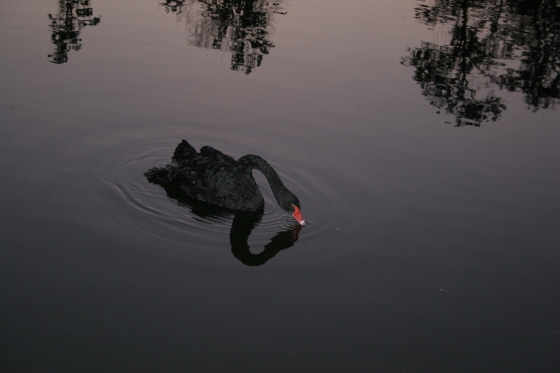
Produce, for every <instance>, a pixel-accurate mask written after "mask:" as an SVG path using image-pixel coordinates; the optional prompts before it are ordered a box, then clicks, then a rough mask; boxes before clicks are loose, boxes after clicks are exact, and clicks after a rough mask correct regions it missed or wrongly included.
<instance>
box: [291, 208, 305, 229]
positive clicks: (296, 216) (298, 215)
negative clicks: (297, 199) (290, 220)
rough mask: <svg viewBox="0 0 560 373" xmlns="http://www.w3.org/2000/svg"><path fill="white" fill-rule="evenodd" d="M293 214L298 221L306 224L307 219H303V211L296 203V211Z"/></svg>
mask: <svg viewBox="0 0 560 373" xmlns="http://www.w3.org/2000/svg"><path fill="white" fill-rule="evenodd" d="M292 216H293V217H294V218H295V219H296V220H297V221H298V223H300V224H301V225H305V220H303V216H301V211H299V208H298V207H297V206H296V205H294V213H293V214H292Z"/></svg>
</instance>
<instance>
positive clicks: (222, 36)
mask: <svg viewBox="0 0 560 373" xmlns="http://www.w3.org/2000/svg"><path fill="white" fill-rule="evenodd" d="M161 5H162V6H163V7H164V8H165V11H166V12H168V13H173V14H176V15H177V19H178V20H182V19H183V18H184V19H185V21H186V23H187V25H188V30H189V41H188V42H189V45H193V46H196V47H199V48H207V49H219V50H221V51H224V52H231V53H232V57H231V69H232V70H235V71H242V72H244V73H245V74H249V73H251V71H252V70H253V69H254V68H256V67H258V66H260V65H261V62H262V60H263V57H264V55H266V54H268V53H269V51H270V49H271V48H273V47H274V44H273V43H272V42H271V41H270V40H269V31H268V28H270V27H271V22H272V16H273V15H274V14H285V11H283V10H282V8H281V3H280V2H268V1H266V0H198V1H195V0H186V1H181V0H166V1H165V2H164V3H161Z"/></svg>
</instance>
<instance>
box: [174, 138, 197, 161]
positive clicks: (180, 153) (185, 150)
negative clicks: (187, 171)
mask: <svg viewBox="0 0 560 373" xmlns="http://www.w3.org/2000/svg"><path fill="white" fill-rule="evenodd" d="M197 154H198V152H197V151H196V150H195V148H193V147H192V146H191V144H189V143H188V142H187V141H186V140H183V141H181V143H180V144H179V145H177V148H175V152H174V153H173V160H174V161H175V162H179V163H180V162H184V161H187V160H189V159H191V158H192V157H194V156H195V155H197Z"/></svg>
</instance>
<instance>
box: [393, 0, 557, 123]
mask: <svg viewBox="0 0 560 373" xmlns="http://www.w3.org/2000/svg"><path fill="white" fill-rule="evenodd" d="M419 3H420V4H419V5H418V6H417V8H416V9H415V11H416V18H417V19H418V20H419V21H420V22H423V23H424V24H426V25H427V26H429V27H430V28H431V29H433V30H434V31H435V32H436V33H438V35H439V37H438V40H445V39H448V40H449V42H447V43H441V44H440V43H430V42H425V41H424V42H422V45H421V47H419V48H410V49H409V56H407V57H404V58H403V60H402V63H403V64H404V65H407V66H414V67H415V69H416V71H415V73H414V80H416V81H417V82H418V84H420V86H421V87H422V94H423V95H425V96H426V97H427V98H428V100H429V101H430V104H432V105H433V106H435V107H437V108H438V109H440V110H443V111H445V113H447V114H452V115H454V116H455V125H456V126H465V125H472V126H480V125H481V123H482V122H488V121H497V120H498V119H499V118H500V116H501V114H502V112H503V111H504V110H506V108H507V107H506V105H505V102H504V99H503V98H502V97H500V96H499V94H498V93H499V91H501V90H507V91H510V92H521V93H522V94H523V95H524V101H525V102H526V104H527V107H528V108H529V109H530V110H532V111H537V110H539V109H553V108H554V107H555V104H556V103H557V102H558V99H559V98H560V4H558V2H557V0H536V1H517V0H488V1H483V0H431V1H419ZM428 4H429V5H428ZM438 112H439V111H438Z"/></svg>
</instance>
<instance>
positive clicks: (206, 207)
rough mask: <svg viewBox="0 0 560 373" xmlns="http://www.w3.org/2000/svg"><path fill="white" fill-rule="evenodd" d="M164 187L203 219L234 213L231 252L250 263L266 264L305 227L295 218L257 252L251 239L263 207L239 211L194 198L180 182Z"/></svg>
mask: <svg viewBox="0 0 560 373" xmlns="http://www.w3.org/2000/svg"><path fill="white" fill-rule="evenodd" d="M162 187H163V188H164V189H165V192H166V193H167V196H168V197H169V198H170V199H172V200H176V201H177V203H178V204H179V205H181V206H184V207H187V208H188V209H189V210H190V211H191V212H192V213H193V215H194V216H195V219H197V218H196V217H199V218H200V219H201V220H202V221H205V222H208V220H209V219H210V220H214V219H218V220H225V219H227V218H231V216H233V222H232V224H231V230H230V234H229V242H230V245H231V252H232V254H233V256H234V257H236V258H237V259H239V260H240V261H241V262H242V263H243V264H246V265H248V266H259V265H262V264H265V263H266V262H267V261H268V260H270V259H271V258H273V257H274V256H275V255H276V254H278V252H279V251H281V250H285V249H288V248H290V247H292V246H293V245H294V244H295V243H296V241H297V240H298V234H299V232H300V231H301V229H302V225H300V224H298V223H296V222H294V224H293V226H292V227H290V228H285V229H283V230H281V231H279V232H278V233H276V234H275V235H274V237H272V238H271V239H270V242H269V243H267V244H266V245H265V246H264V250H263V251H261V252H260V253H258V254H254V253H252V252H251V250H250V246H249V243H248V241H249V237H250V236H251V232H252V231H253V229H254V228H255V227H257V226H258V225H259V224H260V222H261V221H262V218H263V216H264V213H263V212H262V211H261V212H239V211H238V212H236V211H233V210H230V209H226V208H222V207H217V206H213V205H210V204H208V203H205V202H201V201H198V200H196V199H194V198H191V197H189V196H188V195H187V194H186V193H185V192H183V191H182V190H181V188H180V187H178V186H177V185H173V184H168V185H162ZM197 220H198V219H197Z"/></svg>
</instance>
